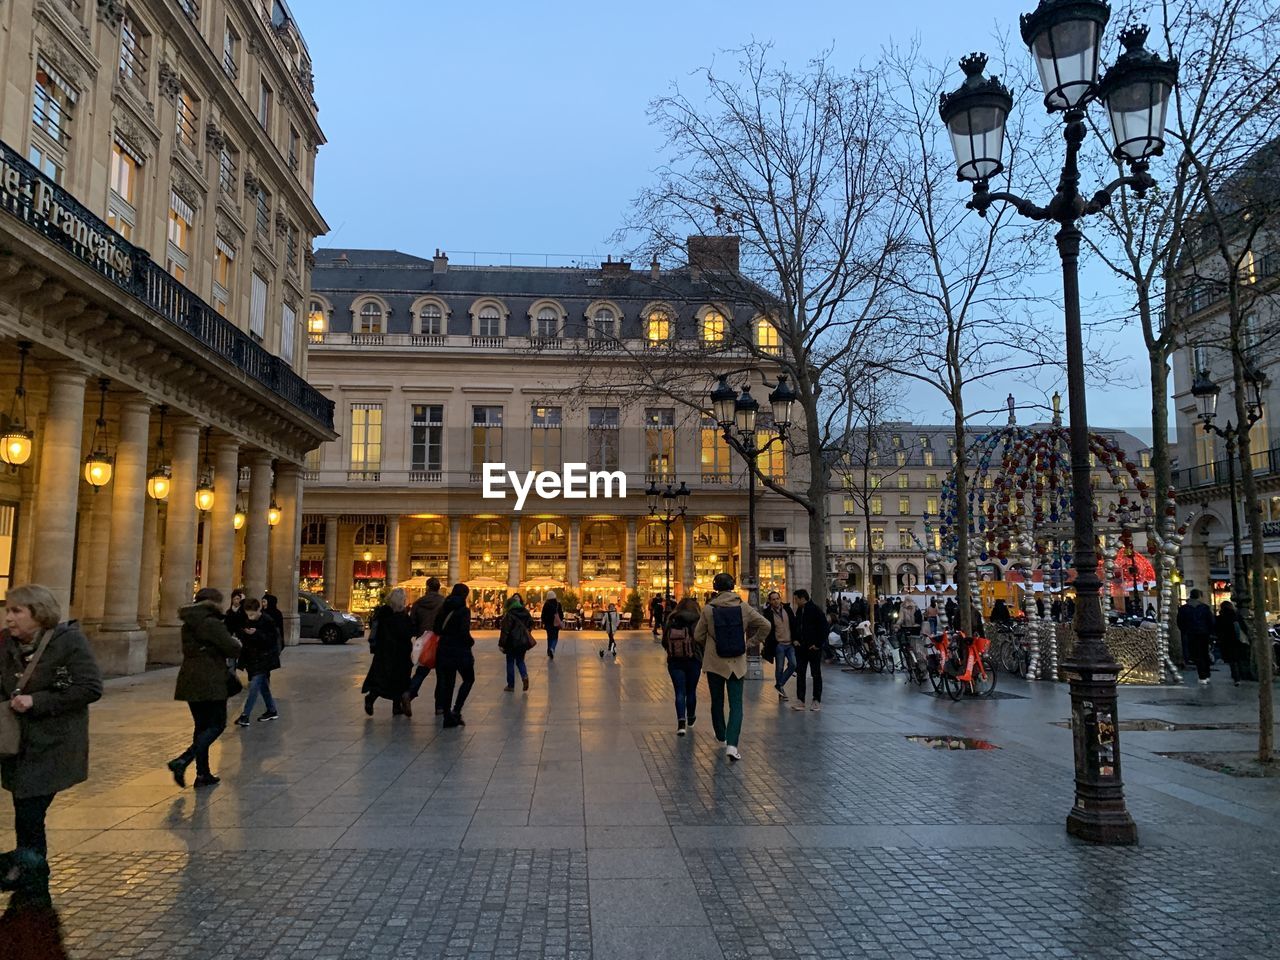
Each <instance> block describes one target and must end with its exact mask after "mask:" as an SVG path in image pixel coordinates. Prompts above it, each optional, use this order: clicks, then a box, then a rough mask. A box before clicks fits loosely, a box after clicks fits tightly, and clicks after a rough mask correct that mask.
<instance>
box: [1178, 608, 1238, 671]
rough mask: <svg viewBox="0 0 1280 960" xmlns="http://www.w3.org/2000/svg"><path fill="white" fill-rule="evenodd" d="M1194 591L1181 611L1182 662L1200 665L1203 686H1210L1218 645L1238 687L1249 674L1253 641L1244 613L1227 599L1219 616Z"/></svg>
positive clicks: (1179, 615)
mask: <svg viewBox="0 0 1280 960" xmlns="http://www.w3.org/2000/svg"><path fill="white" fill-rule="evenodd" d="M1202 597H1203V594H1201V592H1200V591H1199V590H1192V591H1191V594H1190V596H1189V598H1188V600H1187V602H1186V603H1184V604H1183V605H1182V606H1181V607H1179V608H1178V618H1177V619H1178V630H1179V632H1180V633H1181V634H1182V660H1183V662H1184V663H1194V664H1195V665H1196V676H1197V677H1198V679H1199V681H1200V686H1202V687H1204V686H1208V685H1209V680H1210V674H1211V673H1212V670H1213V654H1214V647H1215V644H1216V647H1217V654H1218V656H1219V657H1220V658H1221V659H1222V660H1224V661H1225V662H1226V664H1227V667H1228V668H1229V669H1230V670H1231V681H1232V683H1234V684H1235V685H1236V686H1237V687H1238V686H1240V681H1241V680H1247V679H1248V674H1249V653H1250V651H1249V638H1248V634H1247V633H1246V631H1245V627H1244V623H1243V621H1242V620H1241V619H1240V612H1239V611H1238V610H1236V607H1235V604H1233V603H1232V602H1231V601H1230V600H1223V601H1222V603H1221V604H1220V605H1219V607H1218V613H1217V615H1216V616H1215V615H1214V612H1213V608H1212V607H1210V606H1209V605H1208V604H1207V603H1205V602H1204V600H1203V599H1202Z"/></svg>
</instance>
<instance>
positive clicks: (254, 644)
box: [234, 597, 280, 727]
mask: <svg viewBox="0 0 1280 960" xmlns="http://www.w3.org/2000/svg"><path fill="white" fill-rule="evenodd" d="M243 608H244V620H243V621H242V622H241V624H240V625H239V626H238V627H237V628H236V629H235V631H234V633H235V637H236V639H237V640H239V641H240V669H241V670H243V671H245V672H246V673H247V674H248V675H249V692H248V694H247V695H246V696H245V698H244V709H243V710H241V711H240V716H239V717H237V718H236V726H237V727H247V726H248V725H249V714H250V713H252V712H253V707H254V704H256V703H257V702H258V697H262V703H263V706H265V707H266V708H267V709H266V711H265V712H264V713H263V714H262V716H260V717H259V718H258V720H259V721H260V722H267V721H270V720H276V719H279V717H280V714H279V713H278V712H277V711H276V701H275V698H274V697H273V696H271V671H272V670H279V669H280V634H279V633H277V632H276V623H275V621H274V620H272V619H271V618H270V617H268V616H267V615H266V614H265V612H264V611H263V609H262V603H261V602H260V601H258V600H255V599H254V598H253V597H247V598H246V599H245V601H244V605H243Z"/></svg>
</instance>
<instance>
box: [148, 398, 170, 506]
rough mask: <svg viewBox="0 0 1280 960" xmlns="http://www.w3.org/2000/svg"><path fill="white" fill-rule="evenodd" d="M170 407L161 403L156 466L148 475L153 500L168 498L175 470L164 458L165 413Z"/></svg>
mask: <svg viewBox="0 0 1280 960" xmlns="http://www.w3.org/2000/svg"><path fill="white" fill-rule="evenodd" d="M168 412H169V408H168V407H167V406H165V405H164V404H161V405H160V437H159V439H157V440H156V468H155V469H154V470H152V471H151V473H150V474H148V475H147V496H148V497H150V498H151V499H152V500H167V499H168V498H169V488H170V486H171V485H172V477H173V471H172V469H171V468H170V466H169V464H168V463H166V462H165V459H164V415H165V414H166V413H168Z"/></svg>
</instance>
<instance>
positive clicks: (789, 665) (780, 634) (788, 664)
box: [764, 590, 796, 703]
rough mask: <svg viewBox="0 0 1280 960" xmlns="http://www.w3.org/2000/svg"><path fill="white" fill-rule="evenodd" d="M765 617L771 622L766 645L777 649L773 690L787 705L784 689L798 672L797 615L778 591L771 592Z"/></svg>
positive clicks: (765, 609)
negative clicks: (793, 637) (794, 640)
mask: <svg viewBox="0 0 1280 960" xmlns="http://www.w3.org/2000/svg"><path fill="white" fill-rule="evenodd" d="M764 616H765V619H766V620H768V621H769V636H768V638H767V639H766V640H765V645H766V646H774V647H775V649H774V654H773V689H775V690H777V691H778V702H779V703H785V702H786V700H787V692H786V690H785V689H783V688H784V687H786V685H787V681H788V680H790V679H791V678H792V677H793V676H794V675H795V672H796V646H795V643H794V642H792V636H793V634H794V632H795V614H794V613H792V612H791V608H790V607H789V606H787V605H786V604H785V603H783V602H782V594H780V593H778V591H777V590H770V591H769V596H768V602H767V603H766V605H765V608H764Z"/></svg>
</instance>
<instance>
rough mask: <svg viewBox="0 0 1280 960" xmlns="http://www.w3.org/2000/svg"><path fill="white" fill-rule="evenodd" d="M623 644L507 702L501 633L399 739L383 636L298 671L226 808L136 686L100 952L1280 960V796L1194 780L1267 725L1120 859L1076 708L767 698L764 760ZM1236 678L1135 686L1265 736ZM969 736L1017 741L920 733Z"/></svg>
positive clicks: (105, 875)
mask: <svg viewBox="0 0 1280 960" xmlns="http://www.w3.org/2000/svg"><path fill="white" fill-rule="evenodd" d="M624 636H625V638H624V639H623V641H622V643H621V645H620V647H621V649H620V655H619V657H618V659H617V661H616V662H615V661H613V660H612V659H607V658H606V659H605V660H601V659H600V657H599V656H598V650H599V648H600V646H601V643H602V641H601V640H600V639H598V638H597V637H595V636H593V635H590V634H578V635H575V634H568V635H566V638H565V639H564V640H563V641H562V642H561V645H560V649H559V652H558V655H557V658H556V660H555V661H554V662H549V661H548V660H547V658H546V657H545V656H543V652H544V646H543V645H539V646H538V647H537V648H536V649H535V650H534V651H533V652H532V654H531V655H530V658H529V662H530V666H531V671H530V672H531V688H530V690H529V692H528V693H522V692H520V691H519V690H518V689H517V691H516V692H514V693H506V692H504V691H503V689H502V687H503V683H504V678H503V671H502V664H501V660H500V658H499V655H498V652H497V650H496V643H495V635H493V634H480V635H479V639H478V642H477V651H478V664H477V673H478V677H479V679H478V681H477V685H476V688H475V691H474V693H473V695H472V699H471V700H470V701H469V703H468V705H467V709H466V710H465V712H464V715H465V717H466V720H467V726H466V727H465V728H463V729H459V730H441V729H440V725H439V722H438V720H437V719H436V718H434V717H432V716H431V715H430V710H429V708H426V709H420V710H419V711H418V713H417V715H415V716H414V717H413V719H405V718H400V717H397V718H393V717H392V716H391V709H390V704H389V703H387V702H386V701H380V702H379V705H378V710H377V714H376V716H375V717H373V718H372V719H370V718H368V717H366V716H365V714H364V712H363V709H362V704H361V698H360V696H359V692H358V690H359V686H360V682H361V679H362V678H363V675H364V672H365V669H366V667H367V665H368V659H369V658H368V649H367V646H366V645H365V644H363V643H353V644H351V645H349V646H345V647H321V646H316V645H307V646H303V647H298V648H290V649H289V650H288V651H286V653H285V657H284V660H285V663H284V669H283V670H281V671H280V672H279V673H277V674H276V675H275V677H274V679H273V686H274V687H275V690H276V695H277V698H278V700H279V703H280V711H281V714H282V718H281V720H279V721H278V722H275V723H267V724H259V723H254V724H253V725H252V726H251V727H249V728H246V729H239V728H236V727H234V726H232V727H229V728H228V730H227V732H226V734H225V735H224V736H223V738H222V740H221V741H220V742H219V745H218V746H217V747H216V748H215V752H214V769H215V771H216V772H217V773H219V774H220V775H221V776H222V777H223V782H222V783H221V784H220V785H219V786H217V787H214V788H211V789H207V790H202V791H199V792H197V791H195V790H193V789H187V790H185V791H180V790H178V789H177V788H176V787H175V785H174V784H173V782H172V780H171V779H170V777H169V774H168V772H167V771H166V770H165V769H164V761H165V760H166V759H168V758H169V757H171V756H174V755H175V754H177V753H178V752H179V751H180V750H181V749H182V747H183V746H184V745H185V743H186V742H187V739H188V736H189V732H190V731H189V719H188V715H187V713H186V709H185V705H183V704H178V703H174V702H173V701H172V699H171V696H172V688H173V680H174V672H175V671H173V670H171V669H170V670H159V671H154V672H151V673H148V674H146V675H144V676H138V677H130V678H127V679H122V680H116V681H111V682H109V683H108V689H107V694H106V696H105V697H104V698H103V700H102V701H101V702H100V703H99V704H97V705H95V706H94V707H93V708H92V711H91V712H92V729H93V738H92V772H91V777H90V780H89V782H88V783H86V784H83V785H81V786H79V787H77V788H75V789H74V790H71V791H69V792H67V793H65V794H63V795H61V796H59V798H58V800H57V802H56V803H55V805H54V807H53V809H52V810H51V812H50V825H51V833H50V846H51V851H52V853H51V856H52V868H53V895H54V900H55V903H56V905H57V907H58V909H59V912H60V915H61V920H62V924H63V928H64V936H65V940H66V945H67V949H68V951H69V954H70V956H72V957H74V958H77V960H82V958H83V960H108V958H138V960H142V958H179V957H181V958H193V960H196V958H209V960H214V958H217V960H231V958H272V960H277V958H279V960H285V958H300V960H301V958H307V960H321V958H332V960H339V958H361V960H381V958H410V957H446V958H464V957H468V958H471V957H473V958H492V960H504V958H511V960H524V958H530V960H531V958H535V957H536V958H542V957H547V958H558V957H565V958H574V960H588V958H597V960H630V958H666V957H672V958H681V960H702V958H716V960H719V958H724V960H748V958H751V960H755V958H761V960H764V958H776V960H783V958H787V960H790V958H796V960H799V958H805V960H808V958H832V960H835V958H845V957H864V956H865V957H887V958H897V957H943V956H945V957H960V958H966V957H973V958H985V957H1029V956H1044V957H1090V958H1111V957H1114V958H1126V960H1130V958H1136V957H1188V958H1191V957H1206V956H1211V957H1216V958H1235V957H1274V956H1275V949H1276V948H1275V942H1276V940H1277V937H1280V918H1278V917H1277V911H1278V910H1280V822H1278V821H1277V813H1280V780H1270V781H1264V780H1253V779H1243V778H1233V777H1227V776H1224V775H1222V774H1219V773H1214V772H1210V771H1208V770H1205V769H1202V768H1200V767H1197V766H1193V765H1191V764H1188V763H1184V762H1182V761H1180V760H1176V759H1170V758H1167V757H1165V756H1163V755H1162V754H1163V753H1167V752H1181V751H1193V750H1194V751H1218V750H1222V751H1232V750H1236V751H1238V750H1248V749H1249V748H1250V747H1251V746H1252V745H1253V743H1254V741H1255V739H1256V734H1255V733H1252V732H1250V731H1249V730H1247V729H1210V730H1204V729H1198V730H1176V731H1155V732H1126V733H1124V734H1123V739H1122V743H1123V747H1124V762H1125V766H1124V773H1125V780H1126V784H1127V788H1128V790H1127V794H1128V799H1129V806H1130V810H1131V811H1132V813H1133V815H1134V817H1135V819H1136V820H1137V821H1138V826H1139V831H1140V838H1141V842H1140V845H1139V846H1138V847H1136V848H1129V849H1101V848H1095V847H1090V846H1087V845H1084V844H1081V843H1079V842H1077V841H1074V840H1071V839H1069V838H1068V837H1067V836H1066V834H1065V831H1064V828H1063V821H1064V817H1065V814H1066V812H1067V808H1068V806H1069V804H1070V801H1071V734H1070V731H1069V730H1068V729H1066V728H1064V727H1063V726H1059V725H1057V722H1060V721H1063V720H1065V719H1066V718H1067V716H1068V712H1069V711H1068V697H1067V690H1066V688H1065V686H1050V685H1047V684H1026V683H1021V682H1018V681H1010V680H1008V679H1007V678H1001V679H1002V685H1001V688H1000V689H1001V692H1003V693H1007V694H1013V695H1015V696H1012V697H1007V698H1001V699H997V700H992V701H985V702H962V703H951V702H950V701H947V700H940V699H937V698H935V697H933V696H932V695H927V694H924V693H921V692H919V691H918V690H917V689H916V688H915V687H908V686H907V685H906V684H904V683H903V681H902V678H901V676H900V675H899V676H898V677H896V678H889V677H883V676H871V675H854V674H846V673H841V672H840V671H838V670H835V669H834V668H828V670H827V672H826V676H825V679H826V690H825V694H824V708H825V709H824V711H823V712H822V713H820V714H818V713H812V712H809V713H803V714H801V713H797V712H793V711H792V710H790V709H787V708H786V707H785V706H780V705H779V704H778V703H777V698H776V695H775V694H774V692H773V689H772V685H771V684H770V683H758V682H757V683H749V684H748V690H747V697H746V700H747V708H746V723H745V725H744V730H743V738H742V752H743V756H744V760H743V762H742V763H740V764H736V765H732V766H731V765H730V764H729V763H728V762H727V761H726V760H725V758H724V757H723V754H722V753H721V752H720V751H718V750H716V749H715V746H714V737H713V735H712V732H711V725H710V716H709V709H708V707H707V704H706V702H705V691H706V685H705V683H704V684H703V686H702V688H701V690H700V694H701V695H702V697H703V700H702V702H701V704H700V709H699V720H698V723H697V725H696V726H695V727H694V729H693V731H692V734H691V735H690V736H689V737H688V738H685V739H678V738H676V737H675V736H674V730H675V722H674V711H673V709H672V707H671V705H670V692H669V684H668V681H667V678H666V674H665V661H664V658H663V655H662V652H661V649H660V648H659V647H657V646H656V645H655V644H654V643H653V642H652V641H651V640H650V638H649V637H648V635H646V634H639V633H636V634H626V635H624ZM1214 676H1215V682H1214V684H1213V685H1211V686H1210V687H1209V688H1208V689H1207V690H1204V691H1201V690H1198V689H1192V688H1191V687H1186V688H1181V689H1160V688H1130V689H1125V690H1124V691H1123V692H1122V695H1121V717H1122V719H1123V720H1135V719H1143V718H1146V719H1165V720H1175V721H1182V722H1186V723H1193V724H1196V725H1204V724H1212V725H1218V724H1233V723H1234V724H1237V725H1241V724H1243V725H1247V724H1248V723H1249V722H1250V721H1251V720H1254V721H1255V722H1256V713H1255V712H1254V704H1253V698H1254V697H1255V695H1256V688H1255V687H1253V686H1250V685H1246V686H1243V687H1241V688H1239V689H1234V688H1232V687H1231V686H1230V684H1229V682H1227V683H1224V682H1223V677H1222V673H1221V671H1219V672H1218V673H1215V675H1214ZM426 689H428V690H429V689H430V685H429V686H428V687H427V688H426ZM239 702H241V701H239V700H237V701H236V702H234V703H233V705H232V706H233V710H232V716H233V717H234V715H235V712H236V708H237V705H238V703H239ZM425 703H426V701H424V700H420V701H419V704H425ZM938 734H959V735H964V736H969V737H976V738H982V739H985V740H988V741H990V742H992V743H994V744H995V745H996V747H997V748H998V749H993V750H975V751H948V750H936V749H930V748H928V747H926V746H923V745H921V744H918V743H914V742H911V741H909V740H908V739H907V737H908V736H912V735H938ZM9 825H10V819H9V815H8V813H7V812H6V813H5V814H4V815H3V819H0V827H4V828H7V827H8V826H9ZM0 841H3V842H5V843H7V844H9V845H12V835H11V833H9V832H8V830H7V829H5V831H4V836H3V837H0ZM6 849H7V848H6ZM4 937H5V934H4V932H3V931H0V942H2V941H3V940H4ZM0 952H3V951H0Z"/></svg>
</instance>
